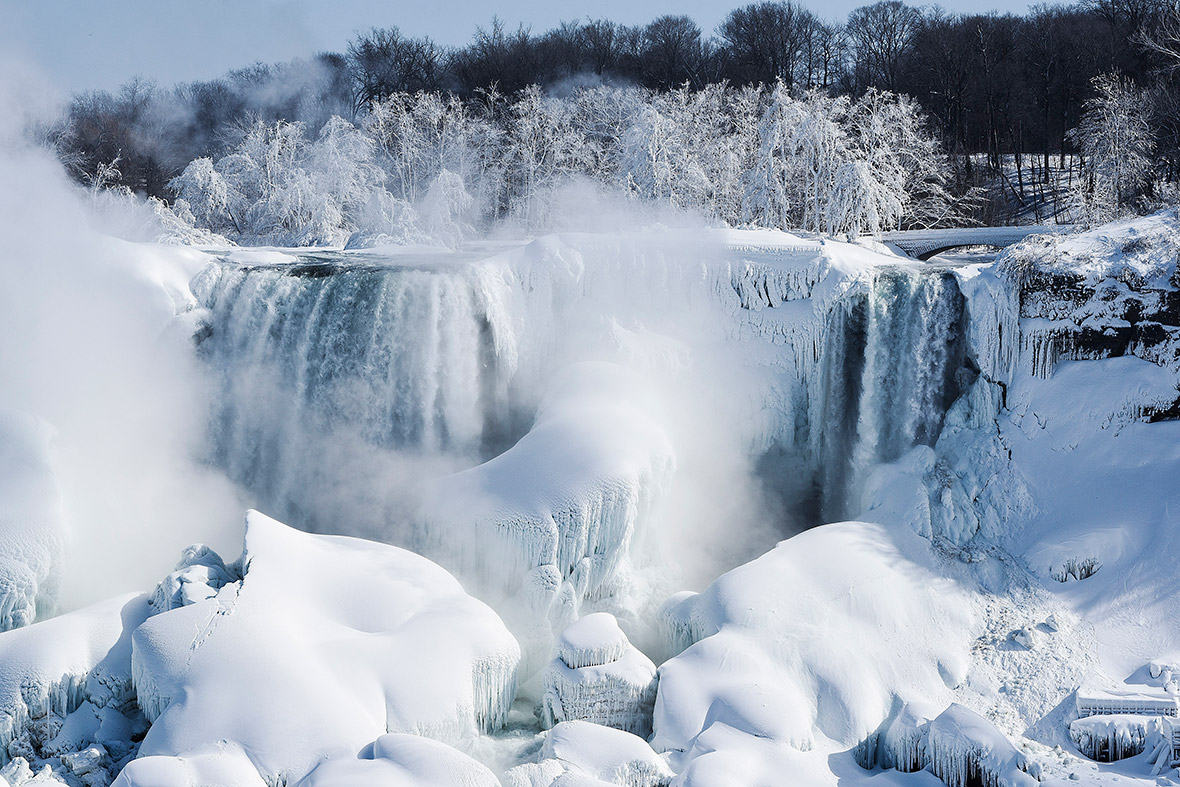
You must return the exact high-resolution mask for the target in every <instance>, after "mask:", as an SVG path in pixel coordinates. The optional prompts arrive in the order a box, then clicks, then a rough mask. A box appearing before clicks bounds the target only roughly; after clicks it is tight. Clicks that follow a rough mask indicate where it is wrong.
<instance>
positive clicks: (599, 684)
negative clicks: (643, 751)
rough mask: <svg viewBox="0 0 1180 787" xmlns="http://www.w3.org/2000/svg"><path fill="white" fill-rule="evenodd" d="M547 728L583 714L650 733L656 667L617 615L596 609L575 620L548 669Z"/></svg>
mask: <svg viewBox="0 0 1180 787" xmlns="http://www.w3.org/2000/svg"><path fill="white" fill-rule="evenodd" d="M543 680H544V684H545V693H544V694H543V695H542V697H541V707H540V713H539V715H540V718H541V724H542V726H544V727H553V726H554V725H555V724H558V723H559V722H564V721H570V720H574V719H580V720H584V721H588V722H594V723H595V724H601V725H604V726H607V727H616V728H618V729H620V730H626V731H627V732H631V733H634V734H636V735H639V736H642V737H644V738H646V737H647V736H648V735H650V734H651V716H652V708H653V706H654V705H655V698H656V667H655V665H654V664H652V662H651V659H649V658H648V657H647V656H645V655H643V654H642V653H641V652H640V651H639V650H638V649H637V648H635V647H634V646H633V645H632V644H631V643H630V641H628V639H627V635H626V634H624V633H623V630H622V629H620V628H619V624H618V622H617V621H616V620H615V617H614V615H611V614H609V613H606V612H595V613H592V614H590V615H586V616H585V617H583V618H581V619H579V620H578V621H576V622H574V623H571V624H570V625H569V626H567V627H566V629H565V631H563V632H562V634H561V636H560V637H559V638H558V640H557V656H556V658H554V659H553V661H551V662H550V663H549V666H548V667H547V668H546V669H545V673H544V677H543Z"/></svg>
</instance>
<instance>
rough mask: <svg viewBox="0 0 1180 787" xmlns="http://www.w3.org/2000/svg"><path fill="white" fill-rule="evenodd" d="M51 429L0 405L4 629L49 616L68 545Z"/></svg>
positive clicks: (0, 620) (0, 604) (0, 605)
mask: <svg viewBox="0 0 1180 787" xmlns="http://www.w3.org/2000/svg"><path fill="white" fill-rule="evenodd" d="M51 432H52V430H51V428H50V427H49V425H48V424H46V423H44V422H43V421H40V420H39V419H37V418H35V417H33V416H31V415H28V414H26V413H22V412H17V411H11V410H4V409H0V543H3V544H4V550H3V553H2V554H0V631H7V630H8V629H13V628H17V627H19V626H25V625H28V624H29V623H32V622H33V621H34V620H37V619H39V618H43V617H45V616H46V615H48V614H51V613H52V612H53V610H54V607H55V606H56V603H57V588H58V585H59V580H60V576H59V574H60V572H61V562H62V558H63V552H64V550H65V544H66V526H65V514H64V512H63V509H62V501H61V491H60V490H59V488H58V484H57V479H56V477H55V475H54V472H53V465H52V459H51V456H50V450H49V444H50V435H51Z"/></svg>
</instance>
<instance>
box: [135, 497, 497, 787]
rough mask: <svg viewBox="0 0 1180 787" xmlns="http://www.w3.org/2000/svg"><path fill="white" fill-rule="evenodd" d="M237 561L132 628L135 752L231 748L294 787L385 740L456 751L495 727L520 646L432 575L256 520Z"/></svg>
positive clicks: (425, 564)
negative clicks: (211, 586) (205, 587)
mask: <svg viewBox="0 0 1180 787" xmlns="http://www.w3.org/2000/svg"><path fill="white" fill-rule="evenodd" d="M240 565H241V566H242V567H243V572H242V578H241V579H240V580H237V581H234V582H230V583H228V584H226V585H224V586H222V587H221V588H220V589H219V590H218V592H217V594H216V596H214V597H213V598H209V599H205V600H200V601H195V602H193V603H191V604H188V605H187V606H181V607H177V608H174V609H172V610H170V611H167V612H164V613H161V614H158V615H155V616H153V617H152V618H150V619H149V620H148V621H147V622H146V623H144V624H143V625H141V626H140V627H139V628H138V629H137V630H136V631H135V635H134V638H133V642H134V648H133V653H132V659H131V662H132V668H133V674H134V678H135V690H136V693H137V696H138V698H139V703H140V706H141V707H142V708H143V710H144V712H145V713H146V714H147V716H148V718H149V719H151V720H152V727H151V729H150V731H149V732H148V734H147V736H146V738H145V739H144V741H143V745H142V748H141V755H143V756H151V755H166V756H172V757H181V758H184V757H192V756H196V754H199V753H200V752H202V751H206V750H207V749H208V747H210V746H214V745H216V744H217V742H218V741H223V740H228V741H232V742H234V743H236V744H238V745H240V746H241V747H242V748H243V749H244V750H245V751H247V752H249V756H250V761H251V762H252V763H253V764H254V766H255V767H256V768H257V770H258V773H259V774H261V775H262V777H263V778H264V779H265V780H267V781H268V782H274V781H275V780H279V779H283V780H286V781H288V782H295V781H298V779H300V778H302V777H303V776H305V775H306V774H307V773H308V772H310V771H311V769H312V768H313V767H315V766H316V764H317V763H319V762H320V761H321V760H323V759H324V758H326V757H333V756H348V757H351V756H353V755H354V754H355V753H356V752H357V751H358V750H359V749H360V748H361V747H362V746H364V745H365V744H366V743H368V742H371V741H373V740H374V739H375V738H376V737H377V736H379V735H381V734H383V733H386V732H390V731H393V732H412V733H418V734H425V735H431V736H435V737H439V738H443V739H447V740H460V739H463V738H465V737H468V736H473V735H475V734H477V733H478V732H480V731H489V730H493V729H495V728H497V727H498V726H500V725H501V724H503V722H504V719H505V716H506V714H507V711H508V707H509V705H510V704H511V701H512V697H513V695H514V693H515V674H516V666H517V661H518V659H519V653H520V651H519V648H518V646H517V644H516V641H515V640H514V639H513V637H512V635H511V634H509V633H508V631H507V630H506V629H505V628H504V625H503V624H502V623H501V622H500V620H499V618H498V617H497V616H496V615H495V613H493V612H492V611H491V610H490V609H489V608H488V607H486V606H485V605H483V604H482V603H480V602H479V601H476V600H475V599H473V598H471V597H470V596H468V595H467V594H466V593H464V592H463V589H462V588H461V587H460V586H459V583H458V582H456V581H455V580H454V578H452V577H451V576H450V575H449V574H447V572H446V571H444V570H443V569H441V568H439V567H438V566H437V565H435V564H433V563H431V562H430V561H428V560H426V559H425V558H422V557H419V556H418V555H414V554H412V553H410V552H406V551H405V550H402V549H398V548H396V547H390V546H386V545H383V544H377V543H372V542H365V541H361V540H358V539H353V538H346V537H339V536H314V535H308V534H305V533H300V532H299V531H296V530H293V529H291V528H289V527H286V526H285V525H282V524H280V523H278V522H276V521H275V520H273V519H270V518H268V517H266V516H263V515H262V514H259V513H257V512H253V511H252V512H250V513H249V514H248V515H247V517H246V538H245V548H244V551H243V553H242V557H241V560H240ZM160 767H161V768H173V769H180V768H181V766H180V765H175V764H174V765H167V766H165V765H161V766H160ZM177 772H180V771H179V770H178V771H177Z"/></svg>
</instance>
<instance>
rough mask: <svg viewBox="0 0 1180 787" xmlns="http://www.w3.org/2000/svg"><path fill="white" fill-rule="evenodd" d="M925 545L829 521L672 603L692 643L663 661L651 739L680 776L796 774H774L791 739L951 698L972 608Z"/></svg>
mask: <svg viewBox="0 0 1180 787" xmlns="http://www.w3.org/2000/svg"><path fill="white" fill-rule="evenodd" d="M925 544H927V542H925V541H923V540H921V539H920V538H919V537H918V536H917V535H914V534H912V533H908V532H902V533H890V532H889V531H887V530H885V529H884V528H882V527H880V526H877V525H871V524H867V523H859V522H845V523H840V524H835V525H826V526H823V527H819V528H814V529H812V530H809V531H807V532H805V533H802V534H800V535H798V536H795V537H794V538H791V539H789V540H787V541H784V542H782V543H780V544H779V545H778V547H777V548H775V549H774V550H773V551H771V552H769V553H767V554H765V555H763V556H762V557H760V558H758V559H757V560H754V561H753V562H751V563H748V564H746V565H744V566H740V567H739V568H736V569H734V570H733V571H730V572H729V573H727V574H725V575H723V576H722V577H721V578H719V579H718V580H717V581H715V582H714V583H713V584H712V585H710V586H709V587H708V588H707V589H706V590H705V591H704V592H703V593H700V594H693V595H688V596H680V597H678V598H677V599H675V600H673V601H672V602H670V603H669V605H667V606H666V607H665V608H664V610H663V611H662V615H663V625H664V627H665V630H666V631H667V634H668V637H669V638H670V640H671V641H672V644H673V646H674V648H683V652H681V653H680V655H678V656H676V657H675V658H672V659H670V660H669V661H667V662H665V663H664V664H663V665H661V667H660V670H659V693H658V696H657V699H656V709H655V734H654V737H653V739H652V741H653V746H654V747H655V748H656V750H657V751H666V752H671V753H672V754H673V765H674V767H677V769H678V771H683V773H682V775H684V774H691V773H692V772H699V773H700V774H701V775H700V776H699V777H694V778H693V779H689V778H687V776H686V777H685V782H684V783H685V784H686V785H687V784H710V783H711V782H709V781H706V779H708V778H710V777H708V776H706V775H705V774H708V773H717V772H719V771H720V770H722V769H723V768H724V767H726V766H725V763H727V762H734V761H738V762H745V763H747V764H746V765H743V766H742V768H741V769H740V770H739V771H735V773H744V774H745V777H746V778H753V779H756V780H757V779H769V781H767V782H766V783H768V784H794V783H795V782H794V781H792V780H791V778H790V777H788V776H786V775H781V776H773V775H767V774H775V773H776V772H781V769H782V768H783V767H785V766H783V765H782V763H783V762H784V761H794V760H795V759H796V757H795V754H792V753H791V751H790V750H795V752H796V753H798V752H806V751H809V750H811V749H813V748H815V747H817V746H821V745H826V746H828V747H831V746H847V745H849V744H853V743H856V742H858V741H861V740H863V739H864V738H865V737H867V736H868V735H869V733H871V732H872V731H873V730H876V729H877V728H878V727H879V725H880V724H881V722H882V721H883V720H884V719H885V718H886V717H887V716H888V715H889V714H890V712H891V710H892V707H893V705H894V702H895V698H896V697H921V698H923V699H925V700H928V701H931V702H940V701H941V703H943V704H945V703H946V702H949V701H950V700H951V699H952V698H953V697H952V694H951V688H952V687H954V686H957V685H958V684H959V683H961V682H962V680H963V679H964V677H965V676H966V673H967V669H968V666H969V663H970V657H969V652H970V647H971V641H972V638H973V636H972V630H973V625H974V619H975V613H974V608H973V605H972V602H971V599H970V596H969V594H968V593H967V592H966V591H965V590H964V589H963V588H961V587H960V586H959V585H958V584H957V583H956V582H954V581H952V580H950V579H947V578H945V577H943V576H941V575H939V573H937V572H936V571H935V570H934V569H933V568H932V565H931V564H927V563H923V562H920V561H921V560H922V559H923V556H927V557H926V558H925V559H926V560H928V561H931V560H933V558H932V557H930V556H929V551H928V547H926V546H925ZM825 741H826V743H825ZM710 760H711V761H713V762H714V763H715V764H712V765H710V764H709V763H707V762H705V761H710ZM697 761H701V764H700V765H697ZM759 774H762V775H759ZM696 778H699V779H700V780H699V781H698V780H696ZM734 778H737V777H734ZM733 783H738V782H736V781H735V782H733ZM760 783H761V782H760Z"/></svg>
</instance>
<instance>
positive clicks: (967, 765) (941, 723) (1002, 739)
mask: <svg viewBox="0 0 1180 787" xmlns="http://www.w3.org/2000/svg"><path fill="white" fill-rule="evenodd" d="M928 736H929V738H928V740H929V743H928V746H929V757H930V770H931V771H932V772H933V773H934V775H935V776H937V777H938V778H940V779H942V780H943V781H944V782H946V784H947V785H948V787H966V786H967V785H973V784H979V785H983V787H1031V785H1035V784H1036V783H1037V779H1034V778H1033V777H1032V776H1029V775H1028V774H1027V773H1026V772H1025V769H1026V767H1027V765H1026V761H1025V758H1024V756H1023V755H1021V754H1020V753H1019V752H1017V751H1016V747H1015V746H1013V745H1012V743H1011V741H1009V740H1008V738H1007V737H1006V736H1005V735H1004V733H1002V732H1000V731H999V730H998V729H996V727H995V725H994V724H992V723H991V722H989V721H988V720H987V719H985V718H983V717H982V716H980V715H979V714H977V713H975V712H974V711H972V710H970V709H968V708H965V707H963V706H962V705H958V704H953V705H951V706H950V707H949V708H947V709H946V710H944V711H943V712H942V713H940V714H939V715H938V716H937V717H936V718H935V719H933V720H932V721H931V722H930V725H929V730H928Z"/></svg>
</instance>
